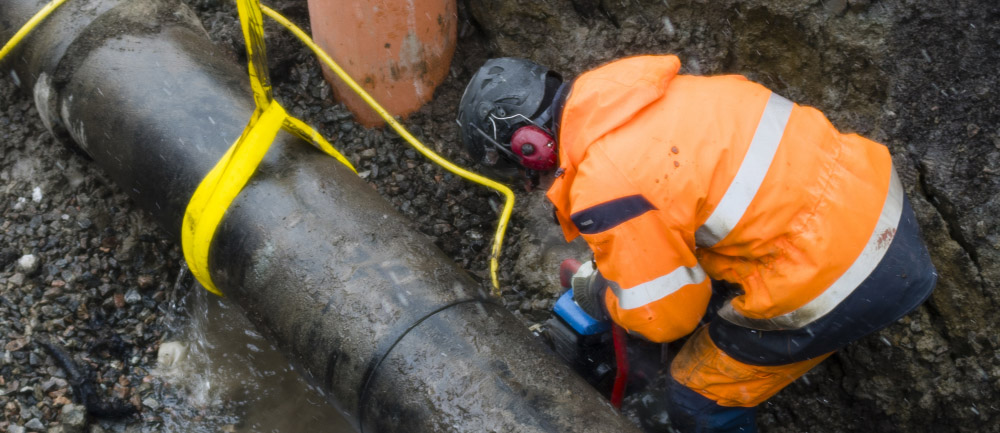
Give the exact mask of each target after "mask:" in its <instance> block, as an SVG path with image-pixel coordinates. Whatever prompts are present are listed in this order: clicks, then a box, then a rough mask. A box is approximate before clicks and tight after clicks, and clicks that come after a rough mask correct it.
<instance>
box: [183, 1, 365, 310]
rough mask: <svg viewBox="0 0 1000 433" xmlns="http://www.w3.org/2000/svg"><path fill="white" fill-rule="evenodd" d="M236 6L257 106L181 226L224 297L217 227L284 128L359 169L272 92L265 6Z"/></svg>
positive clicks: (194, 265) (192, 264) (202, 276)
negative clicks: (213, 260) (215, 267)
mask: <svg viewBox="0 0 1000 433" xmlns="http://www.w3.org/2000/svg"><path fill="white" fill-rule="evenodd" d="M236 6H237V8H238V10H239V14H240V24H241V25H242V27H243V37H244V38H245V39H246V41H247V44H246V45H247V58H248V69H249V72H250V87H251V88H252V89H253V96H254V102H255V103H256V104H257V108H256V109H255V110H254V113H253V115H252V116H251V117H250V122H249V123H248V124H247V126H246V128H245V129H244V130H243V134H242V135H240V138H239V139H238V140H236V143H233V145H232V146H231V147H230V148H229V150H228V151H227V152H226V154H225V155H223V156H222V159H220V160H219V162H218V163H216V164H215V167H214V168H212V170H211V171H209V172H208V175H206V176H205V178H204V179H202V181H201V184H199V185H198V188H197V189H196V190H195V192H194V195H192V196H191V201H190V202H188V206H187V209H186V210H185V212H184V220H183V222H182V224H181V247H182V249H183V250H184V259H185V260H186V261H187V263H188V267H189V268H190V269H191V273H192V274H193V275H194V276H195V278H197V279H198V281H199V282H200V283H201V285H202V286H204V287H205V289H207V290H208V291H210V292H212V293H214V294H216V295H219V296H222V292H221V291H219V288H218V287H216V286H215V283H214V282H213V281H212V276H211V275H210V272H209V266H208V252H209V248H210V247H211V245H212V239H213V238H214V237H215V231H216V229H217V228H218V226H219V223H220V222H222V217H223V216H224V215H225V213H226V209H228V208H229V205H231V204H232V202H233V200H235V199H236V196H237V195H239V193H240V191H241V190H243V187H244V186H246V184H247V182H248V181H249V180H250V177H251V176H253V174H254V172H255V171H257V166H258V165H260V162H261V160H263V159H264V155H265V154H267V150H268V149H269V148H270V147H271V143H272V142H273V141H274V137H275V136H277V134H278V131H279V130H281V129H282V128H285V129H286V130H287V131H289V132H291V133H293V134H295V135H297V136H299V137H301V138H303V139H305V140H308V141H310V142H312V143H313V144H314V145H316V146H317V147H319V148H320V149H321V150H323V151H324V152H326V153H327V154H329V155H330V156H333V157H334V158H336V159H337V160H338V161H340V162H342V163H344V164H345V165H347V166H348V167H350V169H351V170H352V171H354V172H355V173H357V170H355V169H354V167H353V166H352V165H351V163H350V162H349V161H348V160H347V158H344V156H343V155H341V154H340V152H337V150H336V149H334V148H333V146H331V145H330V143H328V142H327V141H326V140H325V139H324V138H323V137H322V136H321V135H320V134H319V133H317V132H316V131H315V130H313V129H312V128H311V127H309V125H306V124H305V123H304V122H302V121H301V120H299V119H296V118H294V117H292V116H290V115H288V113H287V112H286V111H285V109H284V108H282V107H281V104H279V103H278V102H277V101H275V100H274V98H273V97H272V95H271V84H270V80H269V78H268V75H267V56H266V52H265V48H264V26H263V16H262V14H261V11H260V4H259V3H258V2H257V1H256V0H237V2H236Z"/></svg>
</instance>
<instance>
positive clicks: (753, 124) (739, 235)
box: [548, 56, 903, 342]
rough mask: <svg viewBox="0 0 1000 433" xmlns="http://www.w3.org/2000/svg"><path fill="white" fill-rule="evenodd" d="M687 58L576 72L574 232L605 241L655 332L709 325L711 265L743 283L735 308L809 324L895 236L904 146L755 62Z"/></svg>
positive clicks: (569, 233)
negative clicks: (783, 86)
mask: <svg viewBox="0 0 1000 433" xmlns="http://www.w3.org/2000/svg"><path fill="white" fill-rule="evenodd" d="M679 68H680V61H679V60H678V59H677V57H675V56H640V57H632V58H626V59H623V60H619V61H615V62H613V63H610V64H607V65H604V66H602V67H599V68H597V69H595V70H592V71H589V72H587V73H585V74H583V75H581V76H580V77H579V78H577V80H576V81H575V82H574V83H573V86H572V88H571V91H570V94H569V96H568V98H567V100H566V102H565V106H564V108H563V112H562V115H561V126H560V129H559V144H560V150H559V156H560V170H559V171H558V172H557V177H556V179H555V183H554V184H553V186H552V187H551V188H550V190H549V191H548V197H549V199H550V200H551V201H552V203H553V204H554V205H555V207H556V214H557V217H558V219H559V222H560V224H561V225H562V229H563V232H564V234H565V236H566V239H567V240H572V239H573V238H575V237H576V236H577V235H580V234H582V235H583V237H584V238H585V239H586V241H587V242H588V243H589V244H590V247H591V249H592V250H593V252H594V257H595V260H596V262H597V267H598V269H599V270H600V271H601V273H602V274H603V275H604V276H605V278H607V279H608V280H609V281H611V283H610V288H611V290H608V291H607V293H606V297H605V301H606V306H607V309H608V311H609V313H610V315H611V317H612V318H613V319H614V320H615V322H617V323H618V324H620V325H622V326H623V327H625V328H626V329H628V330H630V331H632V332H638V333H640V334H641V335H643V336H644V337H646V338H648V339H650V340H652V341H658V342H663V341H672V340H675V339H677V338H680V337H682V336H684V335H687V334H689V333H690V332H691V331H692V330H693V329H694V328H695V326H696V325H697V323H698V321H699V320H700V318H701V316H702V315H703V314H704V312H705V308H706V306H707V303H708V300H709V297H710V295H711V288H710V280H709V277H711V278H714V279H719V280H726V281H730V282H733V283H736V284H739V285H740V286H741V287H742V289H743V291H744V294H742V295H740V296H738V297H736V298H735V299H733V300H732V301H731V302H730V303H729V304H727V305H726V306H725V307H724V308H723V309H722V310H721V311H720V313H719V314H720V315H721V316H722V317H724V318H726V319H728V320H730V321H733V322H735V323H738V324H742V325H745V326H747V327H751V328H756V329H795V328H799V327H802V326H805V325H806V324H808V323H810V322H811V321H813V320H815V319H817V318H819V317H821V316H823V315H824V314H826V313H828V312H829V311H830V310H832V309H833V308H834V307H835V306H836V305H837V304H838V303H839V302H840V301H841V300H842V299H843V298H845V297H846V296H847V295H848V294H850V293H851V292H852V291H853V290H854V288H855V287H857V285H858V284H859V283H860V282H861V281H862V280H864V278H865V277H866V276H867V275H868V274H869V273H870V272H871V270H872V269H873V268H874V267H875V266H876V265H877V264H878V262H879V260H881V258H882V255H883V254H884V253H885V250H886V249H887V248H888V244H889V241H891V239H892V235H893V234H894V233H895V227H896V222H897V221H898V219H899V214H900V212H901V209H902V197H903V192H902V188H901V187H900V185H899V182H898V180H897V178H896V176H895V174H894V170H893V167H892V160H891V158H890V156H889V151H888V149H886V147H885V146H883V145H881V144H878V143H875V142H873V141H870V140H868V139H865V138H863V137H860V136H858V135H855V134H841V133H839V132H838V131H837V130H836V129H835V128H834V126H833V125H831V124H830V122H829V121H828V120H827V119H826V117H825V116H824V115H823V114H822V113H820V112H819V111H818V110H816V109H813V108H810V107H803V106H800V105H797V104H794V103H792V102H790V101H788V100H787V99H785V98H782V97H781V96H778V95H777V94H774V93H772V92H771V91H770V90H768V89H766V88H764V87H763V86H761V85H758V84H755V83H753V82H750V81H748V80H747V79H746V78H744V77H742V76H735V75H731V76H715V77H698V76H687V75H678V74H677V72H678V70H679Z"/></svg>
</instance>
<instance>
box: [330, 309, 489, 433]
mask: <svg viewBox="0 0 1000 433" xmlns="http://www.w3.org/2000/svg"><path fill="white" fill-rule="evenodd" d="M470 302H480V303H483V304H494V305H498V304H497V303H496V302H495V301H492V300H490V299H484V298H467V299H460V300H457V301H453V302H451V303H448V304H445V305H443V306H441V307H438V308H436V309H434V310H433V311H431V312H429V313H427V314H425V315H424V316H423V317H421V318H419V319H417V320H416V321H414V322H413V323H411V324H410V325H409V326H407V327H406V329H404V330H403V331H402V332H401V333H399V335H397V336H396V338H394V339H392V340H389V339H386V338H383V339H382V343H381V344H380V346H383V347H382V348H380V349H379V350H377V351H375V356H372V358H371V361H369V362H368V368H367V369H366V371H365V375H364V378H365V379H364V381H363V383H364V385H362V386H361V391H360V394H359V396H358V426H359V428H360V430H361V433H364V431H365V406H366V403H367V401H368V397H369V396H370V395H371V393H370V392H369V385H371V382H372V380H373V379H374V378H375V373H377V372H378V368H379V366H381V365H382V361H385V358H386V357H388V356H389V353H390V352H392V349H394V348H395V347H396V345H397V344H399V342H400V341H402V340H403V337H406V335H407V334H409V333H410V331H412V330H413V329H414V328H416V327H417V326H419V325H420V324H421V323H423V322H424V321H425V320H427V319H429V318H431V317H432V316H434V315H435V314H437V313H440V312H442V311H444V310H447V309H449V308H451V307H454V306H456V305H461V304H467V303H470ZM389 341H391V343H389ZM387 343H388V344H387ZM327 379H328V380H329V378H327ZM327 383H329V381H328V382H327Z"/></svg>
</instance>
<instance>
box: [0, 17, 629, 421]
mask: <svg viewBox="0 0 1000 433" xmlns="http://www.w3.org/2000/svg"><path fill="white" fill-rule="evenodd" d="M43 3H45V1H42V0H0V39H2V40H7V39H8V38H9V37H10V36H11V35H12V34H13V32H14V31H15V30H16V28H17V26H20V25H21V23H23V22H25V21H27V19H28V18H29V17H30V16H31V15H32V14H33V13H34V12H35V11H37V10H38V9H40V8H41V6H42V4H43ZM11 56H12V57H11V58H10V59H9V61H7V62H6V65H0V66H6V67H8V68H13V71H14V72H13V75H12V76H15V77H16V80H17V81H18V82H19V83H20V85H21V86H23V87H25V88H27V89H29V90H30V91H32V92H33V94H34V96H35V100H36V103H37V105H38V109H39V112H40V113H41V115H42V117H43V119H44V120H45V123H46V124H47V125H48V126H49V128H50V129H51V130H52V131H53V133H54V134H55V135H56V136H68V137H71V138H72V140H73V141H74V142H75V143H76V144H77V145H79V146H80V147H81V148H82V149H83V150H84V151H85V152H86V153H87V154H89V155H90V156H91V157H92V158H93V159H94V160H95V161H96V162H97V163H98V164H99V165H101V166H102V167H103V168H104V169H105V170H106V171H107V173H108V174H109V175H110V176H111V177H112V178H113V179H114V180H115V181H116V182H117V183H118V184H119V185H121V187H122V188H123V189H125V190H126V191H128V192H129V193H130V194H131V195H132V197H133V198H134V199H135V201H136V202H138V203H140V204H141V205H142V206H143V207H144V208H145V209H146V210H148V211H149V212H151V213H153V214H154V215H156V217H157V219H158V220H159V222H160V223H161V224H162V225H163V227H164V228H165V229H166V230H168V231H169V232H170V233H172V234H173V235H174V236H175V238H177V234H178V232H179V228H180V226H181V218H182V215H183V211H184V209H185V206H186V204H187V200H188V198H189V197H190V196H191V194H192V192H193V191H194V189H195V187H196V186H197V185H198V182H199V181H200V180H201V178H202V176H204V175H205V174H206V173H207V172H208V171H209V169H210V168H211V167H212V166H213V164H214V163H215V161H216V160H217V159H218V158H219V157H220V156H221V155H222V154H223V152H224V151H225V150H226V149H227V148H228V146H229V145H230V144H231V143H232V142H233V140H234V139H235V137H237V136H238V135H239V134H240V132H241V130H242V128H243V127H244V125H245V123H246V122H247V120H248V118H249V115H250V113H251V111H252V109H253V105H252V104H253V102H252V99H251V94H250V90H249V86H248V85H247V78H246V72H245V68H244V67H243V66H241V65H238V64H237V63H236V62H235V61H234V60H233V59H231V57H232V56H230V55H227V53H224V52H220V51H219V50H218V49H216V48H215V47H214V46H213V45H212V44H211V42H210V41H209V39H208V37H207V34H206V33H205V31H204V30H203V28H202V27H201V25H200V23H199V22H198V21H197V19H196V18H195V17H194V15H193V14H192V13H191V12H190V11H189V10H188V9H187V8H186V7H184V6H183V5H181V4H179V3H178V2H177V1H176V0H73V1H70V2H67V3H66V4H65V5H64V6H63V7H62V8H61V9H60V10H58V11H57V12H56V13H55V14H53V16H51V17H50V18H49V19H48V20H47V21H46V22H45V23H44V24H43V25H42V26H41V27H40V28H39V29H38V30H37V31H36V32H35V33H34V34H33V35H32V36H31V37H29V38H28V39H27V40H26V41H25V42H24V43H23V44H22V45H21V47H19V48H18V50H17V51H16V52H14V53H13V54H12V55H11ZM210 257H211V263H210V267H211V273H212V278H213V279H214V281H215V282H216V283H217V285H218V286H219V287H220V289H222V290H223V291H224V292H225V293H226V294H227V296H229V297H231V298H232V299H233V300H234V301H235V302H237V303H238V304H239V305H240V306H241V307H242V308H243V309H244V310H245V312H246V314H247V315H248V317H250V319H251V320H252V321H253V322H254V323H255V324H256V326H258V327H259V328H260V329H261V330H262V331H264V332H265V333H267V334H269V335H270V336H271V337H272V339H273V340H274V341H275V342H276V343H277V344H278V346H279V347H281V348H282V350H283V351H284V352H285V353H286V354H288V355H289V356H290V357H291V358H292V359H293V360H294V361H295V362H296V363H298V364H299V365H301V366H302V367H303V368H304V370H306V372H307V373H308V375H309V376H310V378H311V379H312V380H313V381H314V382H315V383H317V384H318V385H320V386H321V387H322V389H324V390H325V391H326V392H327V395H328V396H330V398H331V400H332V401H333V402H334V403H335V404H337V405H338V407H339V408H340V409H341V410H342V411H344V412H345V413H346V414H347V415H348V416H349V417H350V418H352V419H354V420H355V421H356V424H357V427H359V428H361V429H363V430H364V431H414V432H438V431H517V432H534V431H594V432H608V431H630V430H631V429H632V427H631V426H630V425H629V424H628V423H627V422H626V421H624V420H623V419H622V418H621V417H620V416H619V415H618V414H617V413H616V412H615V411H614V410H613V409H612V408H611V407H610V405H609V404H607V403H606V402H605V400H604V399H602V398H601V397H600V396H599V395H598V394H597V393H596V392H595V391H594V390H593V389H591V388H590V387H589V386H588V385H587V384H586V383H585V382H584V381H583V380H581V379H580V378H578V377H577V376H575V375H574V374H572V373H571V372H570V370H569V369H568V368H566V367H565V366H564V365H563V364H562V363H561V362H560V361H558V360H557V359H556V358H555V357H554V356H553V355H552V354H550V353H549V352H548V351H547V350H545V349H544V347H542V346H541V345H540V344H539V343H538V342H536V341H535V340H534V339H533V338H532V337H531V335H530V334H529V332H528V331H527V330H526V329H524V327H523V326H522V324H521V323H520V322H518V320H516V319H515V318H514V317H513V316H512V315H511V314H509V313H508V312H507V311H506V310H504V309H503V308H501V307H498V306H497V305H495V304H494V303H492V302H490V301H488V300H484V299H483V298H481V295H480V294H479V290H478V289H477V284H476V283H475V282H474V281H473V280H471V278H470V277H469V276H468V275H467V274H466V273H465V272H463V271H462V270H461V269H458V268H457V267H456V266H455V265H454V264H453V263H452V262H451V261H450V260H449V259H448V258H447V257H446V256H444V255H443V254H442V253H441V252H440V251H439V250H438V249H437V248H435V247H434V246H433V245H432V244H431V242H429V240H428V239H427V238H426V237H425V236H422V235H420V234H417V233H414V232H412V231H411V230H410V229H409V228H408V224H407V221H406V220H405V219H404V218H403V217H402V216H401V215H399V214H398V213H397V212H396V211H395V210H394V209H392V208H391V207H390V206H389V205H388V203H387V202H386V201H384V200H383V199H382V198H381V197H379V196H378V195H377V194H376V193H375V192H374V191H373V189H372V188H371V187H369V186H368V185H367V184H365V183H364V182H363V181H362V180H361V179H359V178H358V177H357V176H355V175H354V174H353V173H351V172H350V171H349V170H347V169H345V168H344V167H343V166H342V165H340V164H339V163H337V162H336V161H334V160H333V159H331V158H328V157H325V156H323V155H322V154H321V153H319V152H318V151H316V150H315V149H313V148H311V147H310V146H309V145H307V144H305V143H303V142H301V141H300V140H298V139H296V138H294V137H292V136H290V135H288V134H285V133H281V134H279V136H278V138H277V140H276V141H275V143H274V145H273V147H272V149H271V151H270V152H269V155H268V157H267V158H266V159H265V161H264V163H263V164H262V165H261V167H260V170H259V172H258V173H257V174H256V175H255V176H254V178H253V179H252V180H251V182H250V183H249V185H248V186H247V187H246V189H245V190H244V191H243V192H242V193H241V194H240V195H239V197H238V198H237V199H236V201H235V202H234V203H233V205H232V207H231V208H230V209H229V211H228V212H227V214H226V217H225V219H224V220H223V222H222V224H221V225H220V227H219V231H218V233H217V235H216V239H215V242H214V244H213V246H212V248H211V252H210Z"/></svg>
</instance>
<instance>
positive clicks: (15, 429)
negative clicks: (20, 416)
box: [7, 425, 24, 433]
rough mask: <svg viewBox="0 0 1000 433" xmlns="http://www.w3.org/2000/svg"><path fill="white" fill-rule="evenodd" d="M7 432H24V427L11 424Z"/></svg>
mask: <svg viewBox="0 0 1000 433" xmlns="http://www.w3.org/2000/svg"><path fill="white" fill-rule="evenodd" d="M7 433H24V427H21V426H19V425H12V426H10V429H9V430H7Z"/></svg>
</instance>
